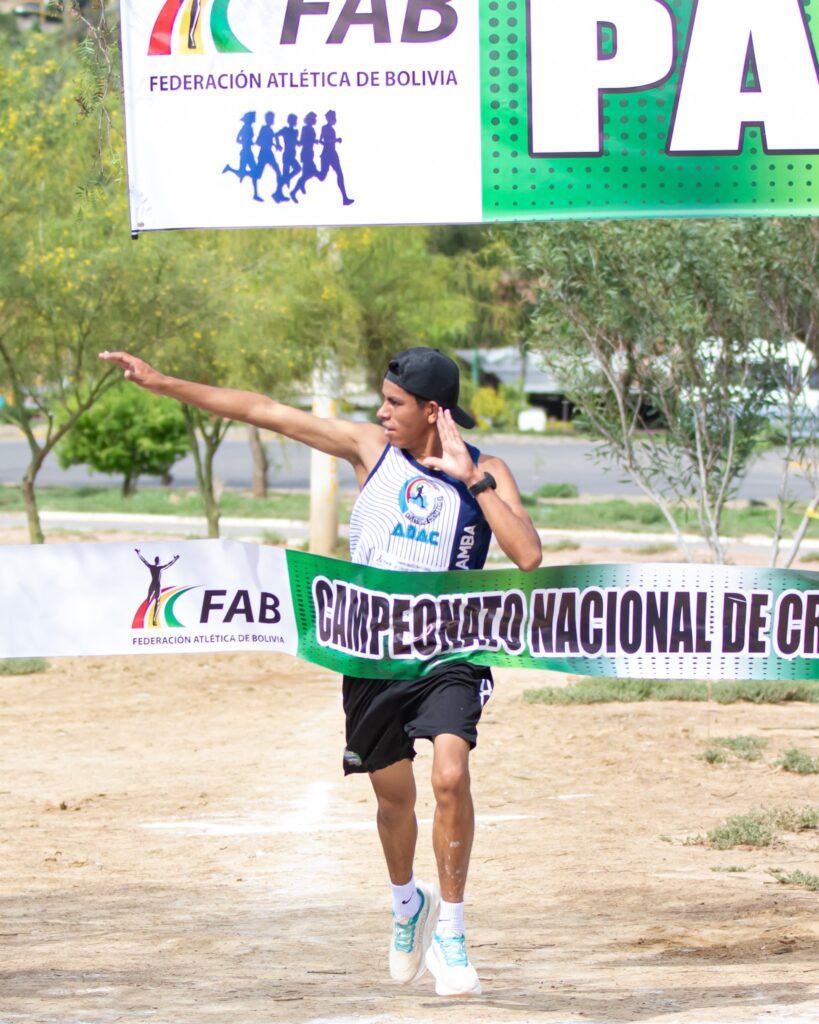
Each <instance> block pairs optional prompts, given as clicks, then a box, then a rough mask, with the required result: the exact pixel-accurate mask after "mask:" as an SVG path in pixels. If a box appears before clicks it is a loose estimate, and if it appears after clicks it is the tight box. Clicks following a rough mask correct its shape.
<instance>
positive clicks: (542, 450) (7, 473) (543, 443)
mask: <svg viewBox="0 0 819 1024" xmlns="http://www.w3.org/2000/svg"><path fill="white" fill-rule="evenodd" d="M476 443H477V444H478V446H479V447H485V448H486V449H487V450H488V451H491V452H492V453H493V454H495V455H499V456H500V457H501V458H503V459H505V460H506V462H507V463H508V464H509V466H510V467H511V469H512V472H513V473H514V474H515V478H516V479H517V481H518V483H519V485H520V488H521V490H522V491H525V492H529V493H531V492H533V491H535V490H536V489H537V488H538V487H539V486H540V485H541V484H543V483H545V482H547V481H550V482H553V483H572V484H575V485H576V487H577V488H578V490H579V491H580V493H581V494H584V495H585V494H588V495H632V496H637V495H639V491H638V490H637V488H636V487H635V486H634V485H633V484H631V483H629V482H627V481H626V482H624V481H621V480H620V479H619V478H618V475H617V473H616V472H612V471H611V470H606V469H604V468H603V467H602V466H600V465H599V464H598V463H596V462H595V461H594V459H593V458H592V454H593V450H594V446H593V445H592V444H590V443H589V442H587V441H578V440H575V439H563V438H535V437H523V436H522V437H493V438H477V439H476ZM268 450H269V452H270V456H271V461H272V469H271V473H270V482H271V485H272V486H273V487H277V488H283V489H302V488H307V487H308V486H309V472H310V465H309V462H310V459H309V452H308V451H307V450H306V449H305V448H304V446H302V445H298V444H294V443H292V442H289V441H279V440H271V441H270V442H269V443H268ZM27 461H28V448H27V446H26V444H25V442H24V441H23V440H22V439H20V438H19V437H18V436H14V435H13V434H12V432H11V431H10V430H8V429H6V430H4V431H3V432H2V434H0V484H17V483H19V482H20V479H21V477H22V475H23V471H24V469H25V466H26V463H27ZM215 472H216V475H217V477H218V478H219V480H221V482H222V483H223V484H224V485H225V486H226V487H236V488H247V487H249V486H250V473H251V463H250V454H249V450H248V445H247V441H246V439H245V438H244V435H243V431H241V429H237V430H235V431H233V432H232V433H231V435H230V436H229V437H228V438H227V440H226V441H225V442H224V443H223V445H222V447H221V449H220V450H219V452H218V454H217V456H216V461H215ZM779 472H780V464H779V460H778V459H777V457H776V456H775V455H774V454H772V453H767V454H766V455H765V456H764V457H763V458H761V459H759V460H757V461H756V463H755V464H754V465H753V467H752V469H751V472H750V473H749V475H748V477H747V479H746V480H745V481H743V483H742V486H741V488H740V491H739V497H742V498H753V499H756V500H759V501H765V500H770V499H772V498H774V497H775V496H776V492H777V487H778V478H779ZM173 476H174V482H175V485H176V486H178V487H195V486H196V477H195V474H194V467H193V460H192V459H191V458H190V457H188V458H185V459H183V460H182V461H181V462H178V463H177V464H176V466H175V467H174V470H173ZM37 480H38V484H39V485H40V486H49V485H52V486H53V485H58V484H59V485H64V486H81V485H82V484H89V483H93V484H99V485H104V484H114V485H115V486H116V485H118V484H119V480H117V479H116V478H113V477H108V476H105V475H104V474H98V473H92V474H89V472H88V470H87V469H86V468H85V467H84V466H74V467H72V468H71V469H68V470H62V469H60V467H59V465H58V464H57V460H56V458H55V457H54V456H53V455H52V456H51V457H50V458H49V459H47V460H46V463H45V465H44V466H43V468H42V470H41V471H40V474H39V476H38V478H37ZM158 483H159V481H158V480H157V479H156V478H151V477H145V478H143V479H142V481H141V486H143V487H144V486H148V485H150V484H158ZM340 484H341V487H342V488H343V489H347V490H354V489H355V478H354V476H353V473H352V471H351V470H350V467H349V466H348V465H347V464H346V463H343V462H342V463H340ZM799 496H800V497H806V498H807V497H809V494H808V491H807V488H806V487H803V488H802V490H801V492H800V493H799Z"/></svg>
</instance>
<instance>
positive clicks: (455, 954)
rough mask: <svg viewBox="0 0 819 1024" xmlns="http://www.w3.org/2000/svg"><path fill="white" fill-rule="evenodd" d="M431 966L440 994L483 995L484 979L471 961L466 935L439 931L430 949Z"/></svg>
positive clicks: (428, 965) (436, 990) (429, 965)
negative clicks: (482, 985) (480, 979)
mask: <svg viewBox="0 0 819 1024" xmlns="http://www.w3.org/2000/svg"><path fill="white" fill-rule="evenodd" d="M426 960H427V967H428V968H429V969H430V971H431V973H432V975H433V977H434V978H435V993H436V995H439V996H479V995H480V994H481V983H480V981H479V980H478V974H477V972H476V970H475V968H474V967H473V966H472V964H471V963H470V962H469V954H468V953H467V951H466V940H465V939H464V937H463V935H448V934H443V935H441V934H440V933H439V932H435V934H434V935H433V936H432V944H431V945H430V947H429V949H428V951H427V956H426Z"/></svg>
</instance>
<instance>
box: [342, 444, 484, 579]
mask: <svg viewBox="0 0 819 1024" xmlns="http://www.w3.org/2000/svg"><path fill="white" fill-rule="evenodd" d="M467 450H468V451H469V454H470V455H471V456H472V460H473V462H475V463H477V461H478V455H479V454H480V453H479V452H478V449H477V448H473V447H472V445H467ZM491 535H492V531H491V530H490V528H489V524H488V523H487V521H486V520H485V519H484V517H483V513H482V512H481V509H480V506H479V505H478V502H477V501H476V500H475V498H473V497H472V495H471V494H470V493H469V490H468V488H467V487H466V484H464V483H463V482H462V481H460V480H456V479H455V478H454V477H451V476H448V475H447V474H446V473H440V472H438V471H437V470H434V469H427V468H426V467H425V466H422V465H421V464H420V463H419V462H416V461H415V459H413V458H412V457H411V456H410V455H408V454H407V452H405V451H404V450H403V449H401V448H394V447H393V446H392V445H387V447H386V448H385V449H384V451H383V453H382V455H381V458H380V459H379V460H378V463H377V465H376V466H375V468H374V469H373V471H372V472H371V473H370V475H369V476H368V477H367V480H366V482H365V484H364V486H363V487H362V488H361V492H360V493H359V495H358V498H357V499H356V502H355V505H354V506H353V511H352V513H351V515H350V557H351V558H352V560H353V561H354V562H358V563H359V564H361V565H374V566H378V567H379V568H381V569H400V570H403V571H409V572H418V571H424V570H426V571H433V570H445V569H481V568H483V564H484V562H485V561H486V553H487V551H488V549H489V541H490V538H491Z"/></svg>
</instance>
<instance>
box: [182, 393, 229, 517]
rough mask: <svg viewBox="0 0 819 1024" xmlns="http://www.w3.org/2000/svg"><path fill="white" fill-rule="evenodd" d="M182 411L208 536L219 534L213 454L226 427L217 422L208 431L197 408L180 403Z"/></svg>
mask: <svg viewBox="0 0 819 1024" xmlns="http://www.w3.org/2000/svg"><path fill="white" fill-rule="evenodd" d="M182 412H183V414H184V416H185V426H186V427H187V429H188V440H189V441H190V447H191V455H192V456H193V464H194V468H195V469H196V483H197V486H198V489H199V496H200V497H201V499H202V505H203V506H204V509H205V519H206V520H207V524H208V537H218V536H219V499H218V498H217V497H216V495H215V494H214V491H213V456H214V455H215V454H216V450H217V448H218V447H219V445H220V444H221V442H222V439H223V437H224V431H225V430H226V429H227V425H225V426H224V429H222V430H220V427H219V424H218V423H217V424H216V425H215V426H214V428H213V431H212V433H210V434H209V433H208V429H207V427H206V426H205V422H204V419H203V418H202V417H203V415H204V414H200V413H199V412H198V411H197V410H195V409H193V408H192V407H191V406H190V405H184V404H182ZM197 421H198V423H199V428H200V432H201V435H202V440H203V442H204V446H205V454H204V459H203V457H202V452H201V451H200V449H199V434H198V433H197V430H196V427H197Z"/></svg>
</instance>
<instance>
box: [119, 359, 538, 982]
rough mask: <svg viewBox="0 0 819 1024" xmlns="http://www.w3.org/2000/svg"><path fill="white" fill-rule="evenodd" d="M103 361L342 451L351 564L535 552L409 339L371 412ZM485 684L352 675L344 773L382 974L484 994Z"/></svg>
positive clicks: (448, 564)
mask: <svg viewBox="0 0 819 1024" xmlns="http://www.w3.org/2000/svg"><path fill="white" fill-rule="evenodd" d="M101 358H102V359H105V360H107V361H109V362H113V363H116V364H118V365H119V366H121V367H122V369H123V370H124V371H125V378H126V379H127V380H131V381H133V382H134V383H135V384H138V385H140V386H141V387H143V388H146V389H147V390H148V391H152V392H154V393H155V394H158V395H167V396H169V397H171V398H175V399H177V400H178V401H180V402H185V403H187V404H188V405H195V406H198V407H199V408H201V409H205V410H207V411H208V412H210V413H213V414H214V415H216V416H222V417H224V418H225V419H233V420H241V421H243V422H245V423H251V424H255V425H256V426H258V427H263V428H265V429H267V430H273V431H275V432H277V433H279V434H283V435H284V436H286V437H289V438H292V439H294V440H296V441H301V442H303V443H304V444H307V445H309V446H310V447H311V448H317V449H318V450H319V451H323V452H326V453H327V454H329V455H334V456H337V457H338V458H342V459H346V460H347V461H348V462H349V463H350V464H351V465H352V467H353V469H354V470H355V473H356V477H357V479H358V483H359V487H360V488H361V491H360V493H359V496H358V499H357V501H356V504H355V507H354V508H353V512H352V515H351V517H350V553H351V557H352V559H353V561H354V562H359V563H363V564H367V565H377V566H381V567H382V568H388V569H396V570H399V571H405V572H407V571H410V572H411V571H418V570H442V569H478V568H480V567H481V566H482V565H483V563H484V560H485V558H486V552H487V549H488V547H489V540H490V534H491V533H494V534H495V537H496V538H497V541H498V543H499V544H500V546H501V548H502V549H503V551H504V552H505V553H506V555H507V556H508V557H509V558H510V559H511V560H512V561H513V562H514V563H515V565H517V566H518V567H519V568H521V569H524V570H532V569H535V568H537V566H538V565H539V564H540V559H541V554H542V552H541V544H540V539H539V537H538V534H537V532H536V530H535V528H534V527H533V525H532V522H531V520H530V518H529V516H528V514H527V513H526V511H525V510H524V508H523V506H522V504H521V501H520V495H519V494H518V489H517V487H516V485H515V482H514V480H513V478H512V474H511V473H510V471H509V469H508V467H507V466H506V464H505V463H504V462H503V461H502V460H501V459H498V458H495V457H493V456H490V455H485V454H481V453H480V452H478V450H477V449H476V448H473V447H471V446H467V445H466V444H465V443H464V441H463V438H462V437H461V434H460V431H459V430H458V425H460V426H461V427H466V428H469V427H472V426H474V421H473V420H472V418H471V417H470V416H469V415H468V414H467V413H466V412H464V410H463V409H461V408H459V407H458V393H459V374H458V367H457V365H456V364H455V363H454V362H453V361H452V360H451V359H449V358H448V357H447V356H445V355H443V354H442V353H441V352H438V351H437V350H436V349H430V348H411V349H407V350H406V351H405V352H400V353H399V354H398V355H397V356H396V357H395V358H394V359H392V360H391V361H390V363H389V366H388V368H387V372H386V375H385V377H384V383H383V387H382V395H383V401H382V403H381V407H380V408H379V410H378V420H379V423H378V424H373V423H351V422H349V421H347V420H341V419H320V418H318V417H316V416H313V415H311V414H310V413H308V412H304V411H302V410H301V409H296V408H293V407H292V406H287V405H283V404H282V403H281V402H276V401H274V400H273V399H271V398H267V397H265V396H263V395H258V394H255V393H253V392H249V391H237V390H233V389H230V388H218V387H211V386H209V385H206V384H196V383H193V382H191V381H186V380H180V379H178V378H174V377H167V376H165V375H164V374H161V373H159V372H158V371H157V370H155V369H153V368H152V367H151V366H149V365H148V364H147V363H145V362H143V361H142V360H141V359H137V358H136V357H134V356H131V355H128V354H127V353H125V352H103V353H102V354H101ZM491 692H492V676H491V673H490V672H489V670H488V669H485V668H480V667H478V666H473V665H471V664H469V663H468V662H461V663H456V664H447V665H446V666H444V667H442V668H440V669H437V670H435V669H433V670H432V671H431V672H430V673H428V674H427V675H424V676H422V677H420V678H418V679H416V680H409V681H403V680H402V681H395V680H392V681H391V680H372V679H356V678H351V677H346V676H345V678H344V683H343V696H344V711H345V715H346V737H347V744H346V750H345V751H344V772H345V774H350V773H352V772H367V773H368V774H369V776H370V781H371V784H372V787H373V790H374V791H375V796H376V800H377V804H378V811H377V816H376V822H377V825H378V834H379V837H380V839H381V844H382V847H383V851H384V857H385V859H386V862H387V869H388V872H389V876H390V883H391V888H392V896H393V937H392V944H391V947H390V957H389V965H390V974H391V975H392V977H393V978H394V979H395V980H396V981H398V982H401V983H407V982H411V981H414V980H415V979H416V978H419V977H420V976H421V975H422V974H423V973H424V971H425V970H426V969H427V968H428V969H429V970H430V971H431V972H432V974H433V975H434V977H435V991H436V992H437V993H438V994H439V995H466V994H470V993H479V992H480V982H479V980H478V976H477V973H476V971H475V968H474V967H473V966H472V964H471V963H470V961H469V957H468V954H467V951H466V943H465V939H464V920H463V899H464V888H465V885H466V875H467V869H468V867H469V857H470V853H471V849H472V839H473V835H474V827H475V817H474V809H473V805H472V796H471V792H470V779H469V753H470V750H471V749H472V748H473V747H474V746H475V742H476V740H477V723H478V720H479V718H480V715H481V710H482V707H483V705H484V703H485V702H486V700H487V699H488V697H489V695H490V694H491ZM416 739H429V740H431V741H432V744H433V760H432V789H433V793H434V796H435V817H434V823H433V835H432V844H433V849H434V852H435V859H436V862H437V867H438V878H439V882H440V890H441V892H440V896H441V897H442V898H441V899H440V906H439V894H438V891H437V890H436V888H435V887H434V886H426V885H424V884H423V883H422V882H416V880H415V878H414V875H413V860H414V855H415V845H416V840H417V835H418V825H417V822H416V818H415V778H414V775H413V770H412V760H413V758H414V756H415V750H414V741H415V740H416ZM433 929H434V931H433Z"/></svg>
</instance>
